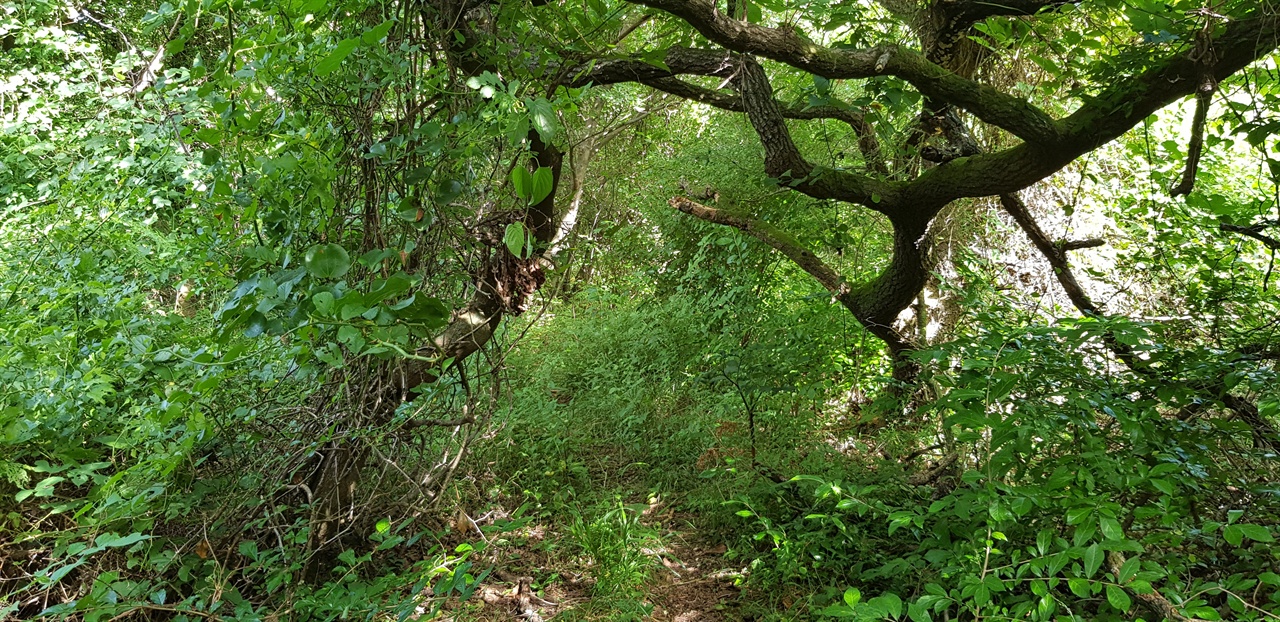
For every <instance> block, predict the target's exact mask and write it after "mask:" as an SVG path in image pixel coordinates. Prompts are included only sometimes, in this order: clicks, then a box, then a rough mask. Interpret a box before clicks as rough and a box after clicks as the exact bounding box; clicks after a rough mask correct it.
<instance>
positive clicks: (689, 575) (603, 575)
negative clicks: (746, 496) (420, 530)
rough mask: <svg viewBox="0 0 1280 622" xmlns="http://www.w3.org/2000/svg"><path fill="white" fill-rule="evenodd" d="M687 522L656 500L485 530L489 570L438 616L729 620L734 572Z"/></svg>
mask: <svg viewBox="0 0 1280 622" xmlns="http://www.w3.org/2000/svg"><path fill="white" fill-rule="evenodd" d="M614 517H617V518H620V519H622V520H613V518H614ZM693 518H694V517H693V516H690V515H688V514H681V513H677V512H674V511H672V510H670V509H667V508H665V507H664V506H663V505H662V504H661V503H655V504H652V505H641V504H637V505H632V506H622V507H620V512H619V513H617V514H614V515H612V516H611V515H610V514H609V513H606V514H605V515H604V516H603V517H601V518H599V519H597V520H595V521H594V522H592V523H591V524H590V525H587V526H584V525H583V523H581V522H578V523H577V524H574V525H570V526H568V527H567V528H566V529H564V530H562V531H557V530H555V528H553V527H549V526H547V525H543V524H532V523H531V524H528V525H526V526H524V527H522V528H521V529H519V530H516V531H511V532H507V533H505V534H501V535H499V536H497V537H494V536H493V535H490V540H491V546H493V548H492V549H491V551H492V556H491V558H490V559H491V561H492V564H493V566H492V570H491V571H490V572H488V573H487V575H485V578H484V579H482V581H481V584H480V585H479V586H477V588H476V589H475V592H474V596H472V598H471V599H469V600H468V601H466V602H462V603H458V604H457V605H456V606H453V607H448V611H446V612H444V614H443V616H442V617H440V618H438V619H441V620H450V621H458V622H462V621H464V620H467V621H472V620H475V621H488V620H511V619H518V620H553V619H554V620H642V619H643V620H656V621H660V622H714V621H720V620H731V619H739V618H740V616H737V615H734V612H735V611H736V609H737V607H738V606H739V605H740V604H741V595H742V589H743V588H742V587H741V586H740V585H739V584H740V583H741V579H742V578H743V572H742V570H741V569H739V568H736V567H734V566H733V563H732V562H729V561H727V560H726V559H725V558H724V555H725V553H726V552H727V551H728V547H727V546H726V545H725V544H724V543H720V542H715V541H713V539H711V538H708V537H706V536H705V535H704V534H703V533H701V532H699V531H697V530H696V529H695V528H694V527H693V526H692V525H693V524H694V521H693V520H692V519H693ZM628 522H630V525H631V527H633V529H631V530H626V529H616V528H615V529H610V530H608V533H607V534H605V533H603V532H604V531H605V530H604V529H602V528H601V526H602V525H612V526H613V527H618V526H623V525H626V524H627V523H628ZM591 525H594V528H592V527H591ZM604 538H608V539H609V542H608V543H606V542H603V541H602V540H603V539H604ZM611 544H613V545H619V546H618V547H617V548H610V545H611Z"/></svg>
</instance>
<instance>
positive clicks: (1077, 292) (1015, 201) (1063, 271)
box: [1000, 194, 1101, 316]
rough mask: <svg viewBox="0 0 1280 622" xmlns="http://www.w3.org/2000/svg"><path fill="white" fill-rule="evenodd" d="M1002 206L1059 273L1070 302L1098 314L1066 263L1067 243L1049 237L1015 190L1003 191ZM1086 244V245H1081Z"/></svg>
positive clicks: (1058, 276) (1094, 305) (1078, 307)
mask: <svg viewBox="0 0 1280 622" xmlns="http://www.w3.org/2000/svg"><path fill="white" fill-rule="evenodd" d="M1000 206H1001V207H1003V208H1004V211H1005V212H1006V213H1007V214H1009V215H1010V216H1012V217H1013V221H1014V222H1016V223H1018V227H1020V228H1021V229H1022V231H1023V233H1026V234H1027V237H1028V238H1030V239H1031V243H1032V244H1033V245H1035V247H1036V250H1039V251H1040V254H1041V255H1044V258H1045V259H1047V260H1048V261H1049V266H1050V267H1051V268H1053V276H1055V277H1057V279H1058V284H1059V285H1061V286H1062V291H1064V292H1066V294H1067V297H1068V298H1070V299H1071V303H1072V304H1074V305H1075V306H1076V308H1077V309H1079V310H1080V312H1081V313H1084V314H1085V315H1091V316H1092V315H1098V314H1099V313H1101V309H1099V307H1098V305H1096V304H1094V302H1093V300H1092V299H1091V298H1089V294H1088V293H1086V292H1085V291H1084V288H1083V287H1081V286H1080V282H1079V281H1077V280H1076V275H1075V273H1074V272H1072V271H1071V266H1070V264H1068V263H1067V252H1066V251H1067V250H1068V249H1067V247H1066V245H1065V244H1062V245H1059V244H1056V243H1054V242H1053V240H1051V239H1049V236H1048V235H1045V232H1044V230H1043V229H1041V228H1040V225H1039V223H1037V222H1036V220H1035V218H1033V217H1032V216H1031V210H1029V209H1027V204H1026V203H1023V202H1022V199H1020V198H1018V196H1017V195H1015V194H1002V195H1000ZM1081 248H1084V247H1081Z"/></svg>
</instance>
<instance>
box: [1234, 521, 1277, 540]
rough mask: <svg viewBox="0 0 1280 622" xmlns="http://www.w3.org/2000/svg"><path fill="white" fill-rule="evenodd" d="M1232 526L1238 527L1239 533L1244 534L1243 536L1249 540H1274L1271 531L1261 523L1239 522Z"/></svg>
mask: <svg viewBox="0 0 1280 622" xmlns="http://www.w3.org/2000/svg"><path fill="white" fill-rule="evenodd" d="M1232 526H1233V527H1239V528H1240V533H1242V534H1244V537H1246V538H1248V539H1250V540H1254V541H1256V542H1274V541H1275V538H1273V537H1272V536H1271V532H1270V531H1269V530H1268V529H1267V528H1266V527H1263V526H1262V525H1253V524H1250V523H1240V524H1238V525H1232Z"/></svg>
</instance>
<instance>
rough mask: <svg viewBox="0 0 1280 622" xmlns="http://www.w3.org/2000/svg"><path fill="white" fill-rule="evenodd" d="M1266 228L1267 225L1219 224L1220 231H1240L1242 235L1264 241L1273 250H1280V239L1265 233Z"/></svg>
mask: <svg viewBox="0 0 1280 622" xmlns="http://www.w3.org/2000/svg"><path fill="white" fill-rule="evenodd" d="M1265 228H1266V227H1265V226H1264V225H1253V226H1250V227H1241V226H1240V225H1225V224H1224V225H1218V230H1220V231H1226V232H1229V233H1239V234H1240V235H1243V236H1247V237H1251V238H1253V239H1255V240H1257V241H1259V242H1262V243H1263V244H1266V245H1267V248H1270V249H1272V250H1280V240H1277V239H1275V238H1273V237H1271V236H1269V235H1263V233H1262V230H1263V229H1265Z"/></svg>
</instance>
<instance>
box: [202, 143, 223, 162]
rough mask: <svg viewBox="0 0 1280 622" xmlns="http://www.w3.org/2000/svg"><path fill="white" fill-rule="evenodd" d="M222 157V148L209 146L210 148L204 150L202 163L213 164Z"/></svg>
mask: <svg viewBox="0 0 1280 622" xmlns="http://www.w3.org/2000/svg"><path fill="white" fill-rule="evenodd" d="M221 159H222V150H220V149H218V148H217V147H209V148H208V149H205V150H204V153H203V154H201V156H200V163H201V164H204V165H205V166H213V165H214V164H217V163H218V160H221Z"/></svg>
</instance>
